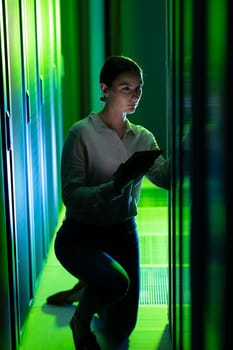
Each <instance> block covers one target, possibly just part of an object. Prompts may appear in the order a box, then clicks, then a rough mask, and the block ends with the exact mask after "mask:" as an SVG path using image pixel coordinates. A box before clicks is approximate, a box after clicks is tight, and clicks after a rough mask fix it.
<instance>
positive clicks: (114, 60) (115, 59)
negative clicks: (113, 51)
mask: <svg viewBox="0 0 233 350" xmlns="http://www.w3.org/2000/svg"><path fill="white" fill-rule="evenodd" d="M128 72H132V73H136V74H138V75H139V76H140V77H141V79H143V78H142V77H143V71H142V68H141V67H140V66H139V65H138V64H137V63H136V62H135V61H134V60H133V59H131V58H129V57H126V56H111V57H109V58H108V59H107V60H106V61H105V63H104V65H103V67H102V69H101V71H100V83H104V84H106V85H107V86H111V84H112V82H113V81H114V80H115V79H116V78H117V77H118V76H119V75H120V74H122V73H128Z"/></svg>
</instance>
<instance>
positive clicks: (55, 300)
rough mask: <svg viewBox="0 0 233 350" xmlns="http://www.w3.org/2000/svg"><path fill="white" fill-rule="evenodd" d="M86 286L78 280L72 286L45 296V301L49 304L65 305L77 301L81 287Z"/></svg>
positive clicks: (81, 290)
mask: <svg viewBox="0 0 233 350" xmlns="http://www.w3.org/2000/svg"><path fill="white" fill-rule="evenodd" d="M85 287H86V283H85V282H84V281H81V280H80V281H78V283H76V284H75V285H74V287H73V288H70V289H67V290H62V291H60V292H57V293H55V294H52V295H50V296H49V297H48V298H47V303H48V304H51V305H66V304H72V303H73V302H75V301H79V300H80V297H81V294H82V292H83V289H84V288H85Z"/></svg>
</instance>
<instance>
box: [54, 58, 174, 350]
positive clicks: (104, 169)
mask: <svg viewBox="0 0 233 350" xmlns="http://www.w3.org/2000/svg"><path fill="white" fill-rule="evenodd" d="M142 86H143V72H142V69H141V68H140V66H139V65H138V64H137V63H136V62H135V61H133V60H132V59H130V58H128V57H123V56H113V57H110V58H109V59H107V60H106V62H105V63H104V65H103V67H102V70H101V72H100V88H101V91H102V94H103V96H102V98H101V99H102V101H104V107H103V109H102V110H101V111H100V112H98V113H92V114H90V115H89V116H88V117H86V118H84V119H82V120H81V121H79V122H77V123H76V124H75V125H73V127H72V128H71V130H70V132H69V135H68V137H67V139H66V141H65V144H64V147H63V153H62V164H61V176H62V198H63V202H64V204H65V206H66V218H65V220H64V222H63V224H62V226H61V228H60V229H59V231H58V233H57V237H56V240H55V253H56V256H57V258H58V260H59V261H60V262H61V264H62V265H63V266H64V267H65V268H66V269H67V270H68V271H69V272H70V273H71V274H72V275H74V276H75V277H77V278H78V279H79V280H80V281H82V282H81V286H82V287H83V292H82V295H81V297H80V300H79V303H78V306H77V308H76V311H75V313H74V315H73V317H72V320H71V322H70V326H71V329H72V332H73V338H74V343H75V347H76V349H79V350H84V349H89V350H98V349H100V346H99V345H98V343H97V341H96V338H95V336H94V334H93V333H92V332H91V329H90V323H91V319H92V317H93V315H94V314H98V315H99V317H100V319H101V321H102V322H103V325H104V328H105V330H106V332H107V333H108V334H110V335H111V336H112V337H113V338H114V339H115V340H116V342H119V343H120V342H121V341H122V340H123V339H125V338H127V337H129V335H130V334H131V332H132V331H133V329H134V327H135V325H136V321H137V312H138V301H139V284H140V283H139V247H138V233H137V225H136V221H135V217H136V215H137V202H138V200H139V196H140V188H141V182H142V178H143V176H144V175H146V176H147V177H148V178H149V179H150V180H151V181H152V182H153V183H154V184H156V185H158V186H161V187H164V188H166V189H168V188H169V161H167V160H165V159H164V158H163V157H162V156H161V155H160V156H159V157H158V158H157V159H156V160H155V161H153V162H151V163H150V164H149V163H147V164H144V165H143V164H139V163H138V164H134V168H133V169H132V171H131V170H129V169H127V170H126V168H124V164H125V162H126V160H127V159H129V158H130V157H131V156H132V155H133V154H134V153H135V152H137V151H149V150H157V149H159V147H158V144H157V142H156V140H155V138H154V136H153V135H152V134H151V133H150V132H149V131H148V130H146V129H145V128H143V127H142V126H138V125H134V124H133V123H131V122H129V120H128V119H127V114H132V113H134V112H135V110H136V108H137V106H138V104H139V101H140V98H141V95H142ZM135 165H136V167H135ZM78 289H79V287H78V286H76V287H75V288H74V289H73V293H74V295H75V292H76V291H77V290H78ZM68 294H69V292H68ZM70 294H72V293H70ZM70 294H69V296H71V299H70V300H71V302H72V301H73V300H74V299H72V295H70ZM67 300H68V299H67Z"/></svg>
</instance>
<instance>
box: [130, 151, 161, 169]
mask: <svg viewBox="0 0 233 350" xmlns="http://www.w3.org/2000/svg"><path fill="white" fill-rule="evenodd" d="M162 153H163V151H162V150H160V149H159V150H151V151H138V152H135V153H134V154H133V155H132V156H131V157H130V158H129V159H128V160H127V161H126V162H125V163H124V168H125V169H126V168H127V169H129V170H133V169H134V168H138V167H142V168H147V167H148V168H149V167H150V166H152V164H153V163H154V161H155V159H156V158H158V157H159V156H160V155H161V154H162Z"/></svg>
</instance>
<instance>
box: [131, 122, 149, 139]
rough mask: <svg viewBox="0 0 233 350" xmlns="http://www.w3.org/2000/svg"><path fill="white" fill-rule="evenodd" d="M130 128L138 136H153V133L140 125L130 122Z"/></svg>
mask: <svg viewBox="0 0 233 350" xmlns="http://www.w3.org/2000/svg"><path fill="white" fill-rule="evenodd" d="M128 128H129V129H131V130H132V132H134V133H135V134H136V135H139V134H140V135H145V136H153V134H152V132H151V131H150V130H148V129H147V128H146V127H144V126H143V125H140V124H134V123H132V122H130V121H129V120H128Z"/></svg>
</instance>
